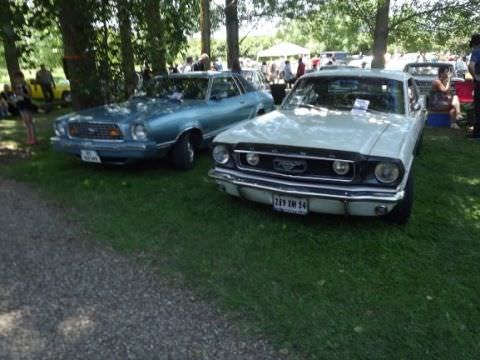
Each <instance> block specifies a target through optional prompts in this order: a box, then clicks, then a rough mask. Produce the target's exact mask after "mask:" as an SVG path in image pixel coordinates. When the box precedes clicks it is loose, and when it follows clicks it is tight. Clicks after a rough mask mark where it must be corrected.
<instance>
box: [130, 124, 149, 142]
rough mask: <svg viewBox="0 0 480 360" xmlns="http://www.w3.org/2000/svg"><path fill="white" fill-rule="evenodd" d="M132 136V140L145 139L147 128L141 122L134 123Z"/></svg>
mask: <svg viewBox="0 0 480 360" xmlns="http://www.w3.org/2000/svg"><path fill="white" fill-rule="evenodd" d="M132 138H133V139H134V140H146V139H147V130H146V129H145V126H144V125H142V124H136V125H133V127H132Z"/></svg>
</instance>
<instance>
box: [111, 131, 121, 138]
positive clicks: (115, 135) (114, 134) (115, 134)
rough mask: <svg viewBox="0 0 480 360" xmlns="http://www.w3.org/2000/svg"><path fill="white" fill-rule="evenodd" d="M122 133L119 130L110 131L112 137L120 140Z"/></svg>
mask: <svg viewBox="0 0 480 360" xmlns="http://www.w3.org/2000/svg"><path fill="white" fill-rule="evenodd" d="M120 135H121V134H120V131H119V130H118V129H110V137H112V138H118V137H120Z"/></svg>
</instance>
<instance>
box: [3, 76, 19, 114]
mask: <svg viewBox="0 0 480 360" xmlns="http://www.w3.org/2000/svg"><path fill="white" fill-rule="evenodd" d="M0 96H1V97H2V98H3V100H4V101H5V102H6V103H7V105H8V112H9V113H10V114H12V115H14V116H16V115H18V110H17V106H16V104H15V94H14V93H13V91H11V90H10V86H9V85H7V84H5V85H4V86H3V91H2V92H1V93H0Z"/></svg>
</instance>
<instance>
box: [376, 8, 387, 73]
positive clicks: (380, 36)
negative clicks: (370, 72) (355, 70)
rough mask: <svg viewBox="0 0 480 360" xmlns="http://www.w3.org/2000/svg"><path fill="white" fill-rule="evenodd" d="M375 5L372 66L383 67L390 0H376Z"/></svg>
mask: <svg viewBox="0 0 480 360" xmlns="http://www.w3.org/2000/svg"><path fill="white" fill-rule="evenodd" d="M377 6H378V7H377V14H376V16H375V33H374V37H373V61H372V68H376V69H383V68H384V67H385V54H386V53H387V43H388V30H389V27H388V20H389V13H390V0H378V5H377Z"/></svg>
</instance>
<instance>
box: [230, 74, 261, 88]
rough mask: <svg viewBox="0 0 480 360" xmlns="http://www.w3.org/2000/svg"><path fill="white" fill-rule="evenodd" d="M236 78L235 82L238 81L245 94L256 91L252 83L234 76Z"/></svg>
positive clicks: (239, 76) (241, 77) (240, 76)
mask: <svg viewBox="0 0 480 360" xmlns="http://www.w3.org/2000/svg"><path fill="white" fill-rule="evenodd" d="M234 77H235V80H237V81H238V83H239V84H240V86H241V87H242V89H243V91H244V92H253V91H256V88H255V86H254V85H253V84H252V82H251V81H247V80H245V78H244V77H243V76H242V75H234Z"/></svg>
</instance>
